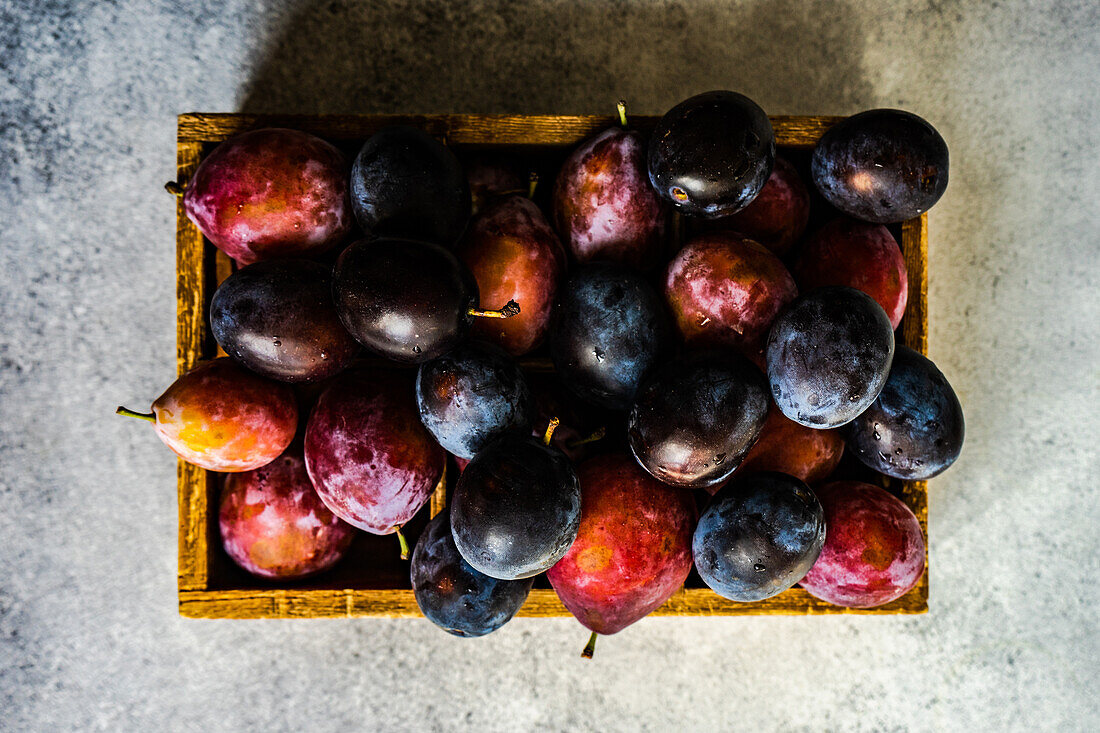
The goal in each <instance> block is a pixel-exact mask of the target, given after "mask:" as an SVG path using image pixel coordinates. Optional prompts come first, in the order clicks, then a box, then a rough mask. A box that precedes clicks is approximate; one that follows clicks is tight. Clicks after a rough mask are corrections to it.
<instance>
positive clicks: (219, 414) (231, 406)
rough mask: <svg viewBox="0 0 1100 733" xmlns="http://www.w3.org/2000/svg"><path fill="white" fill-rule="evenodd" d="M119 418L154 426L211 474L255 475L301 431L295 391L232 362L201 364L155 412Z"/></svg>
mask: <svg viewBox="0 0 1100 733" xmlns="http://www.w3.org/2000/svg"><path fill="white" fill-rule="evenodd" d="M117 412H118V414H122V415H129V416H132V417H140V418H144V419H147V420H150V421H151V422H153V423H154V429H155V430H156V433H157V436H158V437H159V438H160V439H161V440H162V441H163V442H164V444H165V445H167V446H168V447H169V448H170V449H172V451H173V452H174V453H175V454H176V455H178V456H179V457H180V458H182V459H183V460H185V461H187V462H188V463H192V464H194V465H196V466H198V467H200V468H205V469H206V470H208V471H220V472H222V473H236V472H240V471H251V470H252V469H254V468H259V467H260V466H263V465H266V464H268V463H270V462H271V461H273V460H275V458H277V457H278V456H279V455H280V454H281V453H282V452H283V451H284V450H286V448H287V446H289V445H290V442H291V441H292V440H293V439H294V433H295V430H296V429H297V426H298V405H297V402H296V401H295V398H294V392H293V391H292V390H291V389H290V387H289V386H287V385H285V384H280V383H277V382H273V381H271V380H269V379H265V378H263V377H260V376H258V375H256V374H253V373H252V372H250V371H248V370H246V369H244V368H243V367H240V366H237V365H236V364H235V363H234V362H233V361H232V360H230V359H229V358H228V357H222V358H220V359H214V360H213V361H208V362H204V363H201V364H199V365H198V366H196V367H195V368H194V369H192V370H191V371H189V372H187V373H186V374H184V375H183V376H181V377H179V378H178V379H177V380H176V381H175V382H173V383H172V385H171V386H170V387H168V389H167V390H165V391H164V394H162V395H161V396H160V397H158V398H157V399H156V401H154V402H153V410H152V412H151V413H148V414H143V413H136V412H134V411H132V410H127V409H126V408H123V407H120V408H118V410H117Z"/></svg>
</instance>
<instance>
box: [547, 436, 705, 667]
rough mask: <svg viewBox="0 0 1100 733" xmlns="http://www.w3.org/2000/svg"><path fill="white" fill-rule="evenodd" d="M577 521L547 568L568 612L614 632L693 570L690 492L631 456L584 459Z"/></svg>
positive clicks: (649, 608) (665, 596)
mask: <svg viewBox="0 0 1100 733" xmlns="http://www.w3.org/2000/svg"><path fill="white" fill-rule="evenodd" d="M578 476H579V478H580V486H581V507H582V508H581V520H580V529H579V531H578V532H577V538H576V540H575V541H574V542H573V545H572V547H570V548H569V552H567V553H566V554H565V556H564V557H563V558H562V559H561V560H560V561H559V562H558V563H557V564H556V565H554V567H552V568H550V570H549V571H547V573H546V577H547V579H548V580H549V581H550V585H552V586H553V587H554V591H555V592H556V593H557V594H558V598H560V599H561V602H562V603H563V604H564V605H565V607H566V608H567V609H569V612H570V613H572V614H573V615H574V616H576V617H577V620H578V621H580V622H581V623H582V624H583V625H584V626H585V627H586V628H588V629H590V630H591V631H592V638H591V639H590V640H589V642H588V646H587V647H586V648H585V651H584V656H586V657H591V656H592V651H593V647H594V645H595V642H596V635H597V634H615V633H617V632H619V631H622V630H623V629H624V628H626V627H627V626H629V625H630V624H632V623H634V622H635V621H638V620H639V619H641V618H643V617H644V616H646V615H648V614H649V613H650V612H651V611H653V610H655V609H657V608H658V607H659V606H661V605H662V604H664V602H665V601H667V600H668V599H669V598H670V597H671V596H672V594H673V593H675V592H676V591H678V590H679V589H680V588H681V587H682V586H683V584H684V581H685V580H687V577H688V574H689V573H690V572H691V538H692V533H693V532H694V531H695V519H696V516H697V513H696V508H695V499H694V498H693V497H692V495H691V492H689V491H686V490H684V489H674V488H670V487H668V486H665V485H663V484H661V483H660V482H658V481H657V480H655V479H654V478H653V477H652V476H650V475H649V474H647V473H646V472H645V471H643V470H642V469H641V468H639V467H638V464H637V463H635V462H634V461H633V460H631V458H630V456H627V455H623V454H610V455H604V456H599V457H597V458H593V459H591V460H589V461H586V462H585V463H583V464H581V466H580V468H579V470H578Z"/></svg>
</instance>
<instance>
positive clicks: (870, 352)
mask: <svg viewBox="0 0 1100 733" xmlns="http://www.w3.org/2000/svg"><path fill="white" fill-rule="evenodd" d="M893 357H894V330H893V328H891V327H890V319H889V318H887V317H886V311H884V310H883V309H882V306H880V305H879V304H878V303H876V302H875V301H874V300H873V299H872V298H871V296H869V295H867V294H866V293H863V292H860V291H859V290H855V289H853V288H846V287H827V288H817V289H816V290H811V291H810V292H808V293H806V294H805V295H802V296H800V297H799V298H798V299H797V300H795V301H794V302H793V303H791V304H790V306H788V307H787V309H786V310H784V311H783V313H782V314H780V316H779V317H778V318H777V319H776V320H775V324H774V325H773V326H772V329H771V332H770V334H769V335H768V352H767V361H768V381H769V382H770V384H771V389H772V397H773V398H774V399H775V404H776V405H778V406H779V409H780V410H782V411H783V414H784V415H786V416H787V417H789V418H790V419H791V420H794V421H795V422H797V423H799V424H800V425H805V426H806V427H810V428H835V427H839V426H841V425H843V424H845V423H847V422H850V421H851V420H853V419H854V418H855V417H856V415H858V414H860V413H861V412H863V411H864V410H866V409H867V408H868V407H870V405H871V403H872V402H874V401H875V398H876V397H878V393H879V391H880V390H881V389H882V386H883V385H884V384H885V383H886V377H887V375H888V374H889V372H890V361H891V360H892V359H893Z"/></svg>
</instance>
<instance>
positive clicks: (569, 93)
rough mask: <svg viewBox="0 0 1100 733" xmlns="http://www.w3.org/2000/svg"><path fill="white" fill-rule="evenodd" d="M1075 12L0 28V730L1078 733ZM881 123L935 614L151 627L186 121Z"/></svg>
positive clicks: (1088, 213)
mask: <svg viewBox="0 0 1100 733" xmlns="http://www.w3.org/2000/svg"><path fill="white" fill-rule="evenodd" d="M1098 8H1100V5H1097V3H1095V2H1093V1H1091V0H1082V1H1080V2H1038V1H1036V2H1032V3H1024V2H1008V1H1004V2H992V3H990V2H982V1H981V0H972V1H966V2H952V1H950V0H940V1H938V2H934V1H932V0H928V1H927V2H891V3H882V2H878V1H877V0H859V1H856V0H835V1H834V2H829V3H817V2H796V1H795V0H777V1H776V2H770V3H764V2H761V3H751V2H743V3H730V2H717V1H713V0H699V1H697V2H692V3H682V4H681V3H672V2H636V3H629V2H609V1H607V0H594V1H592V2H583V1H582V0H536V1H535V2H529V3H520V2H514V1H512V0H499V1H498V2H486V1H481V0H477V1H474V2H460V1H457V0H456V1H454V2H446V3H443V2H429V1H428V0H405V1H404V2H402V1H401V0H383V1H382V2H361V3H352V2H343V1H341V0H331V1H327V2H293V3H285V4H284V3H277V2H265V1H262V0H232V1H231V2H227V3H218V2H213V1H210V0H203V1H195V2H182V3H181V2H170V1H169V0H164V1H163V2H139V1H137V0H134V1H127V0H117V1H115V2H90V1H85V2H80V1H77V0H73V1H71V2H44V1H33V0H9V2H7V3H4V5H3V7H2V8H0V40H2V51H0V71H2V74H0V430H2V434H0V729H4V730H35V731H56V730H109V731H120V730H134V731H146V730H161V731H177V730H178V731H184V730H352V729H362V730H457V729H463V728H466V729H471V730H494V731H495V730H522V731H526V730H547V731H550V730H599V731H618V730H622V731H633V730H651V731H664V730H675V729H682V730H806V731H809V730H838V731H841V730H842V731H850V730H868V731H872V730H873V731H881V730H914V731H925V730H928V731H931V730H968V731H983V730H998V731H999V730H1080V731H1089V730H1097V729H1100V713H1098V707H1097V706H1098V703H1097V698H1096V695H1095V692H1094V687H1095V684H1096V681H1097V678H1098V677H1100V661H1098V659H1100V645H1098V641H1097V639H1098V632H1100V629H1098V622H1097V618H1098V616H1097V610H1096V609H1097V606H1098V602H1100V592H1098V590H1097V584H1096V576H1097V574H1098V571H1100V543H1098V541H1097V529H1098V527H1100V492H1098V490H1097V484H1096V480H1097V479H1096V477H1097V474H1098V469H1100V461H1098V452H1097V444H1096V441H1097V436H1098V434H1100V422H1098V420H1097V410H1098V409H1100V399H1098V397H1100V394H1098V392H1100V389H1098V386H1100V372H1098V370H1097V364H1098V363H1100V347H1098V345H1097V341H1098V340H1097V336H1098V333H1097V324H1098V323H1100V297H1098V290H1097V288H1098V284H1100V283H1098V280H1100V278H1098V269H1100V267H1098V266H1100V257H1098V253H1100V170H1098V166H1100V103H1098V97H1097V81H1098V72H1097V69H1098V66H1100V10H1098ZM722 87H727V88H731V89H737V90H740V91H743V92H745V93H747V94H749V95H750V96H752V97H754V98H756V99H757V100H758V101H759V102H760V103H761V104H762V106H764V108H765V109H767V110H768V111H770V112H773V113H850V112H855V111H858V110H859V109H862V108H868V107H876V106H886V105H889V106H900V107H904V108H908V109H911V110H914V111H916V112H918V113H920V114H922V115H924V116H926V117H927V118H928V119H929V120H931V121H932V122H933V123H934V124H935V125H937V126H938V127H939V129H940V130H941V131H942V133H943V135H944V137H945V138H946V139H947V140H948V142H949V144H950V146H951V154H952V172H951V184H950V187H949V188H948V190H947V194H946V196H945V197H944V199H943V201H942V202H941V203H940V204H939V205H938V206H937V207H936V208H935V210H934V211H933V212H932V215H931V222H932V223H931V269H932V280H931V296H930V297H931V317H932V356H933V358H934V359H935V360H936V361H937V362H938V363H939V365H940V366H941V368H942V369H943V370H944V372H945V373H946V374H947V375H948V376H949V378H950V379H951V380H952V381H953V383H954V385H955V387H956V388H957V390H958V392H959V395H960V397H961V399H962V402H963V404H964V405H965V407H966V414H967V426H968V436H967V444H966V448H965V451H964V453H963V456H962V458H961V459H960V460H959V462H958V463H957V464H956V466H955V467H954V468H953V469H952V470H951V471H950V472H949V473H947V474H946V475H944V476H943V477H941V478H939V479H937V480H935V481H934V482H933V483H932V489H931V525H932V530H931V532H932V556H933V560H932V563H933V564H932V599H931V608H932V611H931V613H930V614H929V615H927V616H924V617H916V618H896V617H895V618H889V617H887V618H843V617H832V618H744V619H651V620H648V621H645V622H643V623H640V624H638V625H636V626H634V627H632V628H630V629H628V630H627V631H624V632H623V633H622V634H620V635H618V636H617V637H614V638H609V639H605V640H604V641H603V642H602V643H601V648H600V650H599V653H598V656H597V659H596V660H595V661H594V662H592V663H585V662H582V661H581V660H580V659H579V658H578V656H577V652H578V650H579V648H580V646H581V645H582V644H583V642H584V637H585V635H584V633H583V632H582V630H581V629H580V627H579V626H578V625H577V624H576V623H575V622H573V621H572V620H556V621H538V620H517V621H515V622H514V623H512V624H511V625H509V626H507V627H506V628H505V629H503V630H502V631H501V632H500V633H498V634H495V635H493V636H491V637H488V638H485V639H483V640H480V641H464V640H456V639H452V638H450V637H448V636H447V635H445V634H443V633H441V632H439V631H438V630H437V629H435V628H434V627H432V626H431V625H430V624H428V623H427V622H425V621H420V620H408V621H379V620H369V619H363V620H340V621H315V622H283V621H272V622H216V621H189V620H183V619H181V618H179V617H178V615H177V613H176V597H175V570H176V567H175V566H176V560H175V530H176V527H175V521H176V506H175V495H174V481H175V464H174V461H173V458H172V456H171V455H170V454H169V453H168V451H167V450H165V449H164V448H163V447H162V446H161V445H160V444H159V443H158V441H157V439H156V438H155V437H154V435H153V433H152V432H151V431H148V430H143V429H141V427H140V425H136V424H133V423H130V422H127V421H124V420H121V419H119V418H116V417H114V416H113V415H112V414H111V412H112V410H113V408H114V406H115V405H116V404H118V403H133V404H141V403H142V402H147V401H148V400H149V398H150V397H151V396H153V395H155V394H157V393H158V392H159V390H160V388H162V387H163V385H164V384H165V383H166V380H169V379H170V378H171V372H172V368H173V343H174V330H173V318H174V306H173V287H174V277H173V247H172V234H173V207H172V203H171V201H170V200H169V199H168V198H167V197H166V195H165V194H164V192H163V191H162V190H161V184H162V183H163V182H164V181H165V180H168V179H169V178H170V177H171V176H172V175H173V166H174V147H173V140H174V125H175V119H174V116H175V114H176V113H178V112H183V111H193V110H202V111H232V110H236V109H248V110H283V111H297V112H307V113H308V112H327V111H384V112H398V111H478V112H522V111H529V112H544V113H545V112H579V113H588V112H604V111H607V110H608V105H609V104H610V103H611V102H613V100H615V99H617V98H619V97H626V98H627V99H629V100H630V101H631V103H632V109H633V110H634V111H636V112H639V113H643V112H645V113H655V112H661V111H663V110H664V109H666V108H667V107H669V106H670V105H671V104H673V103H674V102H676V101H678V100H679V99H681V98H683V97H685V96H688V95H689V94H690V93H694V92H698V91H702V90H706V89H710V88H722Z"/></svg>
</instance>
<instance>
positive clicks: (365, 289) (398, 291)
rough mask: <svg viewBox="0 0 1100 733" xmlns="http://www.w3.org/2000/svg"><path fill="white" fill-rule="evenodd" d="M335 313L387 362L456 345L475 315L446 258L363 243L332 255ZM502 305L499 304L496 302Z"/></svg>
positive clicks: (467, 278) (420, 248) (408, 244)
mask: <svg viewBox="0 0 1100 733" xmlns="http://www.w3.org/2000/svg"><path fill="white" fill-rule="evenodd" d="M332 289H333V295H334V297H335V300H336V312H337V313H339V315H340V321H341V322H342V323H343V324H344V327H345V328H347V330H348V331H349V332H350V333H351V335H352V336H354V337H355V338H356V340H357V341H359V343H361V344H363V345H364V346H366V347H367V348H368V349H370V350H371V351H373V352H375V353H377V354H380V355H381V356H385V357H387V358H389V359H393V360H394V361H398V362H403V363H406V364H418V363H421V362H425V361H428V360H430V359H434V358H436V357H437V356H441V355H442V354H445V353H447V352H448V351H450V350H451V349H452V348H454V347H455V346H456V345H457V344H458V343H459V342H461V341H462V339H464V338H465V337H466V335H467V333H468V332H469V330H470V325H471V323H472V322H473V320H474V317H475V316H477V315H495V316H497V317H507V316H508V315H512V314H514V313H518V312H519V308H518V307H517V306H516V305H515V303H511V304H508V305H506V306H505V308H503V309H502V310H500V311H480V310H478V308H477V303H478V289H477V281H476V280H474V276H473V275H471V274H470V271H469V270H468V269H467V268H466V266H465V265H463V264H462V263H461V262H460V261H459V260H458V258H457V257H455V255H454V253H453V252H451V251H450V250H448V249H445V248H444V247H441V246H440V245H438V244H432V243H430V242H417V241H412V240H405V239H374V240H370V239H363V240H360V241H358V242H356V243H355V244H352V245H351V246H349V247H348V248H347V249H345V250H344V251H343V252H341V253H340V257H339V259H337V260H336V270H335V272H334V274H333V283H332ZM501 305H505V304H503V303H502V304H501Z"/></svg>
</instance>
